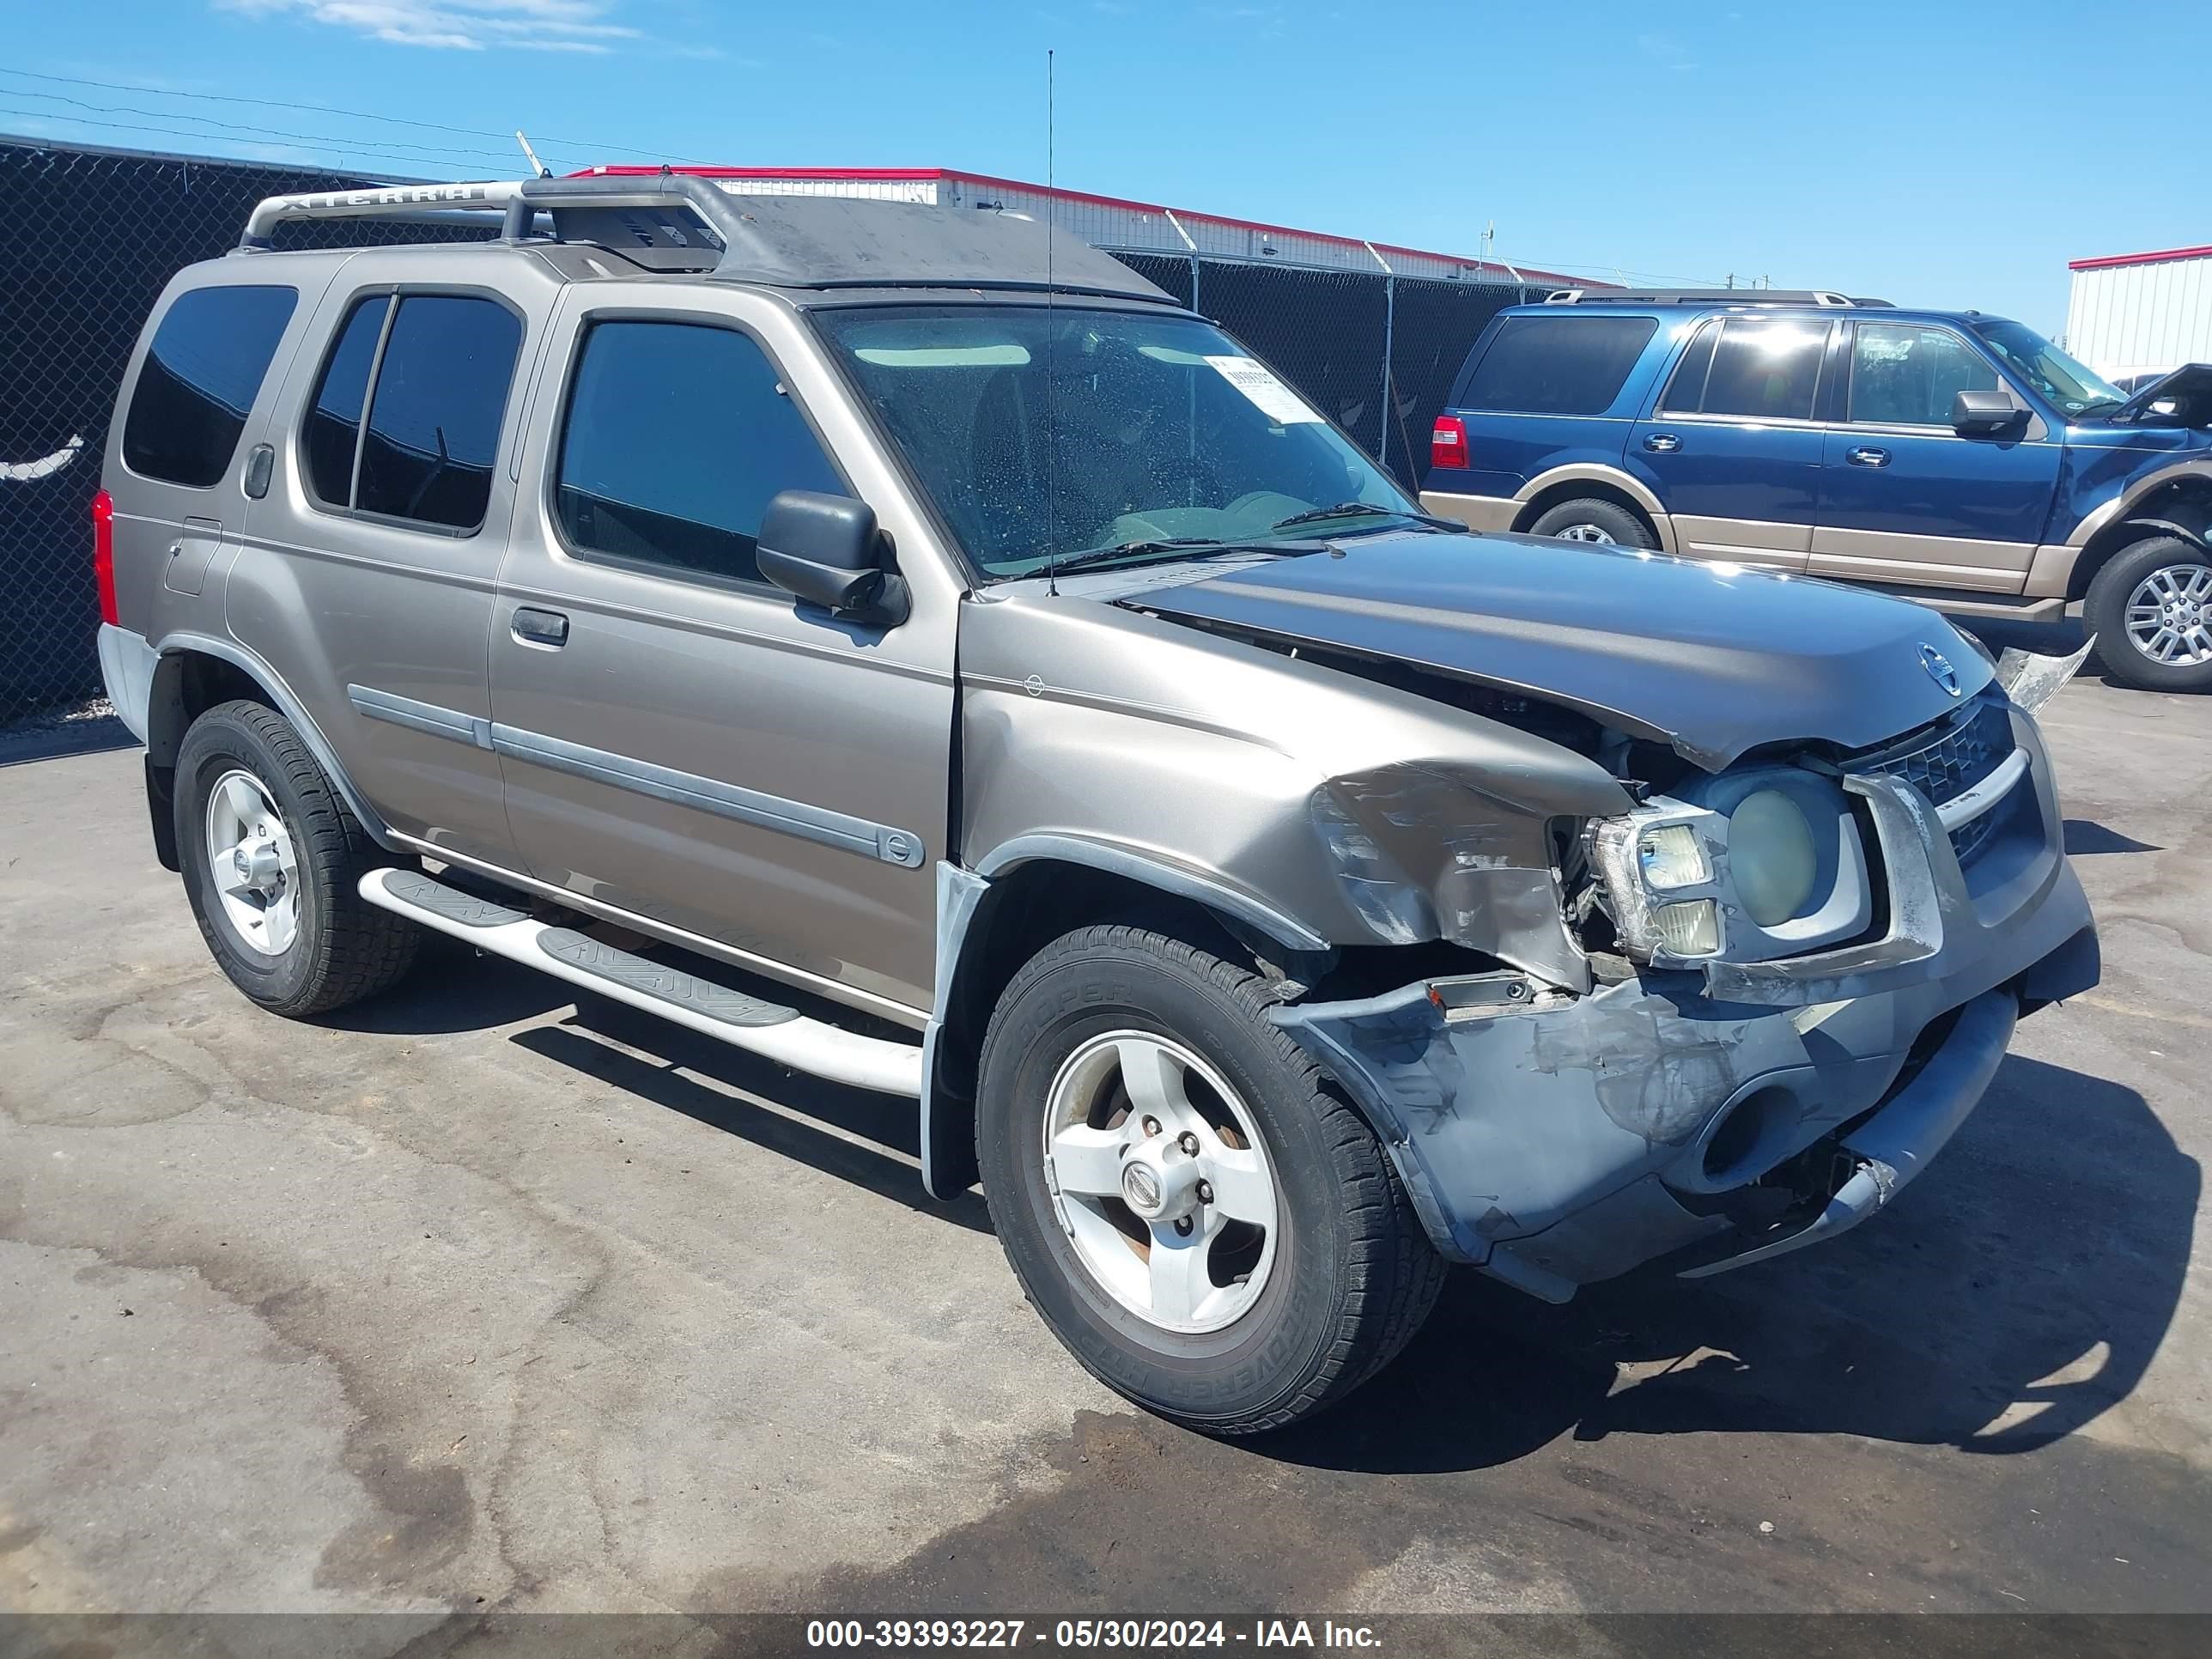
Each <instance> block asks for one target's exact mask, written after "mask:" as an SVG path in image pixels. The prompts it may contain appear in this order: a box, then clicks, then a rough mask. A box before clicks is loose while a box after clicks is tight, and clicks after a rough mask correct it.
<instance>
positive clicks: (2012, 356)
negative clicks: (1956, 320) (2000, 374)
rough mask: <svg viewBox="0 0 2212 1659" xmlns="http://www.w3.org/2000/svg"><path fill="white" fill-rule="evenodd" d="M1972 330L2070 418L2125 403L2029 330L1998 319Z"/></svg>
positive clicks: (2101, 412) (1974, 325)
mask: <svg viewBox="0 0 2212 1659" xmlns="http://www.w3.org/2000/svg"><path fill="white" fill-rule="evenodd" d="M1971 326H1972V329H1973V331H1974V332H1975V333H1977V334H1978V335H1980V336H1981V337H1982V343H1983V344H1984V345H1986V346H1987V347H1989V349H1990V350H1992V351H1994V352H1996V355H1997V356H1998V357H1999V358H2001V359H2002V361H2003V362H2004V363H2005V365H2006V366H2007V367H2008V368H2010V369H2011V370H2012V371H2013V372H2014V373H2015V374H2018V375H2019V376H2020V377H2021V379H2022V380H2026V381H2027V383H2028V385H2029V386H2033V388H2034V389H2035V390H2036V391H2037V392H2040V393H2042V395H2043V396H2044V397H2045V398H2049V399H2050V400H2051V402H2052V403H2054V404H2057V406H2058V407H2059V408H2060V409H2061V410H2063V411H2064V412H2065V413H2067V414H2069V415H2106V414H2110V413H2111V412H2112V410H2115V409H2118V407H2119V406H2120V405H2121V404H2124V403H2125V402H2127V396H2126V394H2125V393H2124V392H2121V390H2120V389H2119V388H2118V386H2114V385H2113V384H2112V382H2111V381H2109V380H2106V379H2105V377H2104V376H2103V375H2101V374H2098V373H2097V372H2096V371H2095V370H2094V369H2092V368H2086V367H2085V366H2083V365H2082V364H2081V363H2079V362H2075V360H2074V359H2073V358H2071V357H2069V356H2067V355H2066V354H2065V353H2064V352H2063V351H2061V350H2060V349H2058V348H2057V346H2055V345H2053V344H2051V342H2050V341H2048V340H2046V339H2045V338H2044V337H2042V336H2041V335H2040V334H2038V333H2037V332H2036V331H2034V330H2033V329H2032V328H2027V327H2025V326H2023V325H2021V324H2019V323H2015V322H2008V321H2006V320H2005V319H2002V318H1997V317H1992V318H1988V319H1984V320H1982V321H1979V322H1975V323H1972V325H1971Z"/></svg>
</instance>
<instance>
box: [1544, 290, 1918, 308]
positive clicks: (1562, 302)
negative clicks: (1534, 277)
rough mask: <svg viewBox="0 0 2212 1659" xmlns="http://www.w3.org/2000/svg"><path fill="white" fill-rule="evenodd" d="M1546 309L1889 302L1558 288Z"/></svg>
mask: <svg viewBox="0 0 2212 1659" xmlns="http://www.w3.org/2000/svg"><path fill="white" fill-rule="evenodd" d="M1544 303H1545V304H1546V305H1547V306H1574V305H1593V306H1612V305H1632V306H1691V305H1731V306H1819V307H1823V308H1824V309H1825V308H1830V307H1832V308H1834V309H1836V310H1839V311H1852V310H1857V309H1860V308H1862V307H1868V306H1877V307H1883V308H1885V309H1887V308H1890V302H1889V301H1887V300H1875V299H1870V298H1868V297H1866V296H1864V295H1850V294H1838V293H1837V292H1835V291H1834V290H1833V289H1825V288H1656V289H1641V290H1635V289H1580V288H1562V289H1554V290H1553V292H1551V293H1550V294H1547V295H1545V296H1544Z"/></svg>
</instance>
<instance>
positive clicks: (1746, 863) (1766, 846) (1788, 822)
mask: <svg viewBox="0 0 2212 1659" xmlns="http://www.w3.org/2000/svg"><path fill="white" fill-rule="evenodd" d="M1729 872H1730V873H1731V874H1732V875H1733V876H1734V878H1735V894H1736V897H1737V899H1738V900H1739V901H1741V903H1742V905H1743V908H1744V913H1745V914H1746V915H1748V916H1750V918H1751V919H1752V920H1753V921H1755V922H1757V923H1758V924H1759V926H1760V927H1778V926H1780V925H1781V924H1782V923H1783V922H1785V921H1789V920H1790V918H1791V917H1792V916H1794V915H1796V914H1797V913H1798V912H1799V911H1800V910H1802V909H1803V908H1805V906H1806V904H1807V903H1808V902H1809V901H1810V900H1811V899H1812V896H1813V884H1814V881H1815V880H1816V879H1817V878H1819V876H1820V853H1819V851H1818V850H1817V849H1816V848H1814V844H1813V827H1812V825H1811V824H1809V823H1807V822H1806V821H1805V814H1804V813H1803V812H1802V811H1800V810H1799V809H1798V806H1797V803H1796V801H1794V800H1792V799H1790V797H1789V796H1787V795H1785V794H1784V793H1782V792H1781V791H1780V790H1778V789H1760V790H1758V791H1755V792H1754V793H1751V794H1748V795H1746V796H1745V797H1744V798H1743V799H1741V801H1739V802H1737V803H1736V808H1735V811H1733V812H1731V813H1729Z"/></svg>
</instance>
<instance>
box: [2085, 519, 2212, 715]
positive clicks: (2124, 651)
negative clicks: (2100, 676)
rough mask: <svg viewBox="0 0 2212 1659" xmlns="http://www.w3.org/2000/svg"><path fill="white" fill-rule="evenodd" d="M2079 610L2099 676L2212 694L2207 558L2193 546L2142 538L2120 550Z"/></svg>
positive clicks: (2211, 578)
mask: <svg viewBox="0 0 2212 1659" xmlns="http://www.w3.org/2000/svg"><path fill="white" fill-rule="evenodd" d="M2081 609H2082V614H2083V617H2084V619H2085V620H2086V621H2087V623H2088V625H2089V628H2090V629H2091V631H2093V633H2094V634H2095V635H2096V636H2097V655H2098V658H2099V659H2100V660H2101V661H2102V662H2103V663H2104V665H2105V671H2106V673H2108V674H2110V675H2111V676H2112V678H2114V679H2116V680H2118V681H2119V682H2120V683H2121V684H2123V685H2131V686H2134V687H2136V689H2137V690H2143V691H2203V690H2208V689H2212V555H2208V554H2207V553H2206V552H2205V550H2204V549H2203V548H2202V547H2199V546H2198V545H2197V544H2195V543H2193V542H2186V541H2184V540H2182V539H2181V538H2180V537H2179V536H2148V537H2146V538H2143V539H2142V541H2139V542H2136V543H2134V544H2131V545H2130V546H2127V547H2124V548H2122V549H2121V550H2119V551H2118V553H2116V554H2114V555H2113V556H2112V557H2111V558H2110V559H2108V560H2107V561H2106V563H2105V567H2104V568H2103V569H2101V570H2100V571H2099V572H2098V573H2097V574H2096V578H2095V580H2093V581H2091V582H2090V584H2089V592H2088V594H2087V598H2086V599H2084V601H2083V603H2082V606H2081Z"/></svg>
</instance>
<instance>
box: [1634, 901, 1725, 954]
mask: <svg viewBox="0 0 2212 1659" xmlns="http://www.w3.org/2000/svg"><path fill="white" fill-rule="evenodd" d="M1651 926H1652V927H1653V928H1654V930H1656V932H1657V933H1658V935H1659V942H1660V943H1661V944H1662V945H1665V946H1666V947H1667V948H1668V950H1669V951H1673V952H1674V954H1675V955H1676V956H1678V957H1709V956H1711V955H1712V953H1713V952H1714V951H1717V950H1719V949H1720V948H1721V922H1720V914H1719V912H1718V911H1717V909H1716V908H1714V906H1713V902H1712V901H1711V899H1692V900H1691V901H1690V902H1688V903H1686V904H1655V905H1654V906H1652V907H1651Z"/></svg>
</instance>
